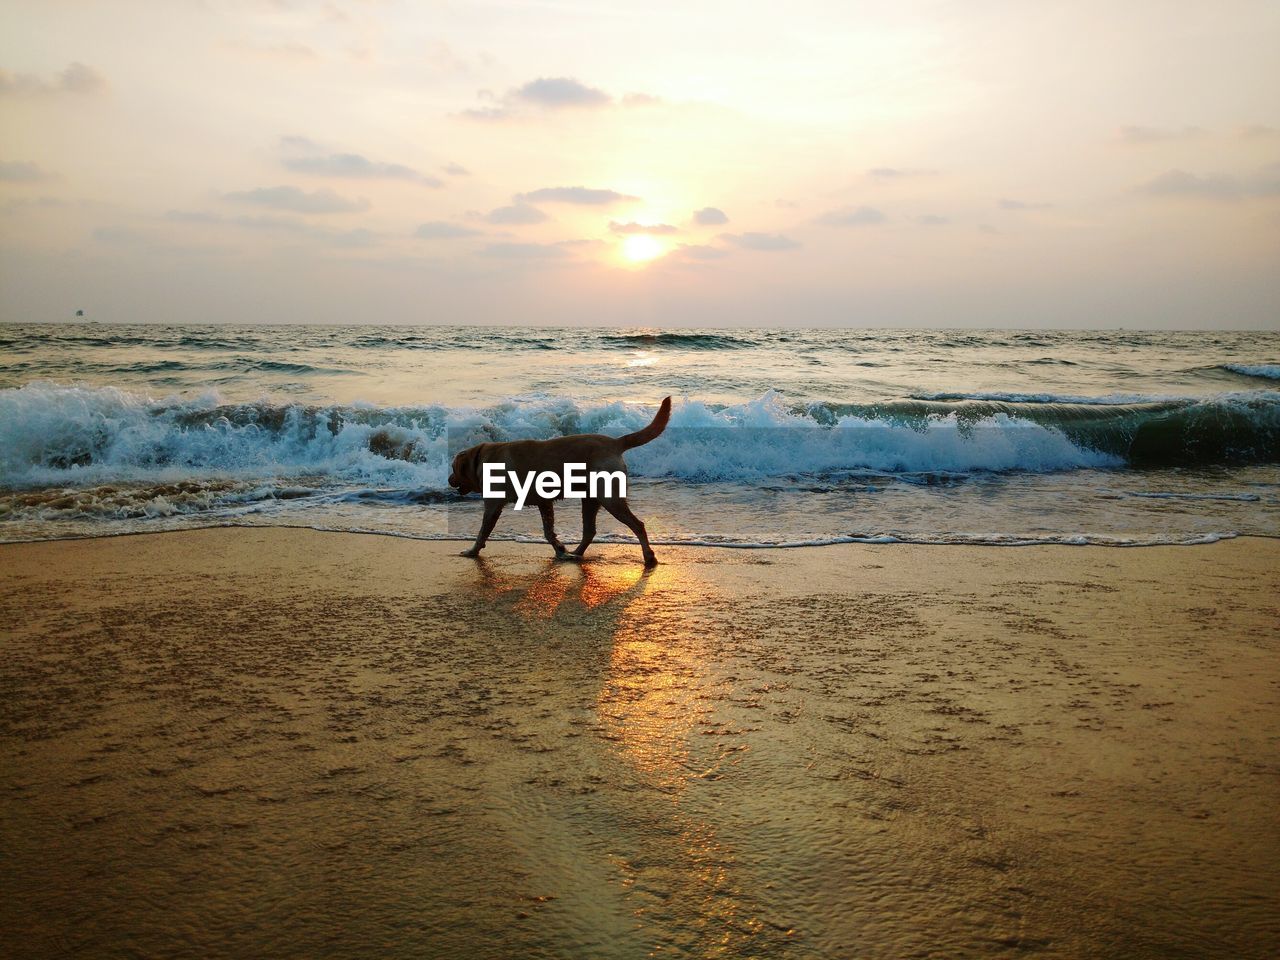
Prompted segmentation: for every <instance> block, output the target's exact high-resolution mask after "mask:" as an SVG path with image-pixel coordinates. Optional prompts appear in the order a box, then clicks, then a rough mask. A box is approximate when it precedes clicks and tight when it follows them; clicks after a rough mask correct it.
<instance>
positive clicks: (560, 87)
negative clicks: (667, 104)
mask: <svg viewBox="0 0 1280 960" xmlns="http://www.w3.org/2000/svg"><path fill="white" fill-rule="evenodd" d="M478 96H479V98H480V100H481V101H482V103H483V104H484V105H483V106H479V107H473V108H472V109H470V110H464V111H463V112H462V115H463V116H465V117H470V118H471V119H473V120H507V119H511V118H513V117H520V116H529V115H536V114H544V113H554V112H561V111H569V110H601V109H605V108H608V107H618V106H621V107H643V106H651V105H653V104H656V103H660V102H661V101H660V100H659V98H657V97H652V96H650V95H648V94H646V93H628V94H626V95H625V96H624V97H622V98H621V99H618V98H616V97H614V96H613V95H612V94H610V93H607V92H606V91H604V90H601V89H600V88H598V87H593V86H591V85H589V84H586V83H583V82H582V81H581V80H578V79H577V78H576V77H538V78H537V79H536V80H530V81H529V82H528V83H525V84H523V85H521V86H519V87H513V88H512V89H510V90H508V91H507V92H506V93H504V94H501V95H498V94H495V93H494V92H493V91H492V90H481V91H480V92H479V93H478Z"/></svg>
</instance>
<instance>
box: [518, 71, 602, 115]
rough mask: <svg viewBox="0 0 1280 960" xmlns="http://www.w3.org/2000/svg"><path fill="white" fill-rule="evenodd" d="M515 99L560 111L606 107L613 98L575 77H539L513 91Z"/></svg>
mask: <svg viewBox="0 0 1280 960" xmlns="http://www.w3.org/2000/svg"><path fill="white" fill-rule="evenodd" d="M511 96H512V98H513V99H517V100H522V101H524V102H525V103H532V104H536V105H537V106H540V107H549V108H551V109H553V110H558V109H560V108H561V107H604V106H608V105H609V104H611V103H612V102H613V97H611V96H609V95H608V94H607V93H605V92H604V91H603V90H597V89H596V88H595V87H589V86H587V85H586V84H585V83H582V82H581V81H578V80H575V79H574V78H573V77H539V78H538V79H537V80H530V81H529V82H528V83H526V84H525V85H524V86H523V87H519V88H517V89H516V90H514V91H512V93H511Z"/></svg>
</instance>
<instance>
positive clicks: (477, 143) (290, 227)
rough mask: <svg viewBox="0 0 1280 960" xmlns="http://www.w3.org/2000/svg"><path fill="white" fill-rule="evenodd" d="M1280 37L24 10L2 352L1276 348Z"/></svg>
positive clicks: (906, 12)
mask: <svg viewBox="0 0 1280 960" xmlns="http://www.w3.org/2000/svg"><path fill="white" fill-rule="evenodd" d="M1277 50H1280V4H1278V3H1276V2H1274V0H1258V2H1239V0H1225V2H1219V3H1215V4H1207V3H1203V2H1180V0H1125V2H1122V3H1116V2H1114V0H1111V2H1095V0H1075V2H1056V0H1055V2H1049V0H1046V2H1025V0H1023V2H1014V0H964V2H914V3H912V2H882V3H881V2H877V3H866V2H842V3H812V2H808V3H806V2H798V3H791V4H777V3H756V2H736V3H690V2H688V0H684V2H667V0H647V2H644V3H638V2H610V0H582V2H545V3H539V2H530V3H485V2H455V3H429V2H418V3H411V2H407V0H405V2H396V0H384V2H378V0H363V2H362V0H333V2H329V3H303V2H288V0H277V2H270V0H258V2H251V0H241V2H219V0H207V2H196V0H191V2H178V0H173V2H164V3H156V2H153V0H149V2H127V0H119V2H112V3H106V2H103V3H94V2H88V0H38V2H15V0H0V125H2V127H3V138H2V139H0V244H2V249H0V260H2V264H0V286H2V289H0V306H2V308H3V309H2V312H0V320H4V321H26V320H62V319H70V318H71V317H72V315H73V314H74V313H75V311H76V310H77V309H84V310H85V311H86V313H87V314H89V315H90V316H91V317H94V318H97V319H101V320H110V321H131V320H139V321H173V322H213V321H228V322H285V321H288V322H293V321H312V322H332V323H348V322H349V323H421V322H433V323H460V324H461V323H536V324H584V323H607V324H627V325H646V326H821V325H849V326H949V325H966V326H1104V327H1118V326H1129V327H1163V326H1168V327H1211V328H1235V327H1266V328H1274V327H1276V326H1277V325H1280V56H1278V55H1277Z"/></svg>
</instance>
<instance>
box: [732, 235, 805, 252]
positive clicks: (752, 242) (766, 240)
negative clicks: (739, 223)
mask: <svg viewBox="0 0 1280 960" xmlns="http://www.w3.org/2000/svg"><path fill="white" fill-rule="evenodd" d="M720 239H721V240H724V241H726V242H727V243H732V244H733V245H734V246H736V247H742V248H743V249H745V250H767V251H770V252H772V251H777V250H796V249H798V248H799V247H800V244H799V243H797V242H796V241H795V240H792V239H791V238H790V237H786V236H783V235H782V234H780V233H722V234H720Z"/></svg>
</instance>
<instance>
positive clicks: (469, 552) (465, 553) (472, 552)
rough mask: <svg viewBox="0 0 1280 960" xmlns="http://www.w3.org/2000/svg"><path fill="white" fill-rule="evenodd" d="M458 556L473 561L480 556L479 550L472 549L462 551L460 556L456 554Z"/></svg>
mask: <svg viewBox="0 0 1280 960" xmlns="http://www.w3.org/2000/svg"><path fill="white" fill-rule="evenodd" d="M458 556H460V557H469V558H470V559H472V560H475V559H476V558H477V557H479V556H480V551H479V550H476V549H475V548H474V547H473V548H472V549H470V550H463V551H462V552H461V553H460V554H458Z"/></svg>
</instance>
